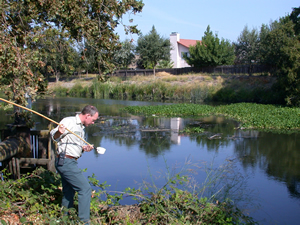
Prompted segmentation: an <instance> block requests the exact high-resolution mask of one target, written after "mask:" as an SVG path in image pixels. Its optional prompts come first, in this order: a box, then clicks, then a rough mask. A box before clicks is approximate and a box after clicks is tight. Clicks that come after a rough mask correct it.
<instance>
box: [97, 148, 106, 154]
mask: <svg viewBox="0 0 300 225" xmlns="http://www.w3.org/2000/svg"><path fill="white" fill-rule="evenodd" d="M105 151H106V149H105V148H102V147H97V152H98V154H104V153H105Z"/></svg>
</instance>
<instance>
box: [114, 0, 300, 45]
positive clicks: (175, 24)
mask: <svg viewBox="0 0 300 225" xmlns="http://www.w3.org/2000/svg"><path fill="white" fill-rule="evenodd" d="M143 2H144V4H145V6H144V8H143V11H142V12H141V13H139V14H137V15H125V16H124V17H123V23H125V24H129V22H128V20H129V18H132V19H133V23H132V24H137V25H138V29H140V30H141V32H142V34H143V35H145V34H148V33H149V32H150V30H151V28H152V26H153V25H154V26H155V29H156V30H157V32H158V33H159V34H160V35H161V36H163V37H164V38H169V36H170V34H171V33H172V32H178V33H179V34H180V38H183V39H195V40H201V38H202V37H203V35H204V32H205V30H206V28H207V26H208V25H210V28H211V31H212V32H213V33H214V34H215V33H217V34H218V36H219V37H220V38H224V39H228V40H229V41H236V40H237V38H238V36H239V35H240V34H241V32H242V30H243V29H244V27H245V26H246V25H247V26H248V28H250V29H252V28H257V29H260V27H261V25H262V24H269V23H270V21H274V20H277V19H279V18H280V17H283V16H286V15H287V14H289V13H291V12H292V8H293V7H300V1H299V0H297V1H296V0H251V1H249V0H185V1H182V0H143ZM117 32H118V33H119V35H120V37H121V41H124V40H125V39H126V38H128V39H131V38H133V39H134V41H135V42H134V43H136V41H137V39H138V36H137V35H129V36H126V35H125V34H124V32H122V31H121V29H117Z"/></svg>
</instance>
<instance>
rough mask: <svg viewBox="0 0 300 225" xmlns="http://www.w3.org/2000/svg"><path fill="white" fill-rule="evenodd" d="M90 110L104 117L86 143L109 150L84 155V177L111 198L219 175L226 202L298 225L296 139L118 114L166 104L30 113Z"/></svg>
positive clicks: (64, 104)
mask: <svg viewBox="0 0 300 225" xmlns="http://www.w3.org/2000/svg"><path fill="white" fill-rule="evenodd" d="M87 104H92V105H95V106H96V107H97V108H98V110H99V112H100V120H99V121H97V122H96V123H95V125H93V126H91V127H88V128H87V141H88V142H89V143H91V144H94V145H95V146H96V147H97V146H101V147H104V148H106V149H107V150H106V153H105V154H104V155H98V154H97V153H96V152H90V153H85V154H83V156H82V157H81V158H80V159H79V160H78V164H79V167H80V168H82V169H85V168H87V172H86V173H85V175H86V176H91V175H92V174H95V176H96V178H97V179H98V180H99V181H100V183H102V182H104V181H107V184H109V185H111V186H110V188H109V190H111V191H124V189H125V188H126V187H135V188H137V187H139V186H140V185H141V183H142V182H143V181H147V182H150V183H152V182H154V183H155V185H157V187H161V186H162V185H164V184H165V178H166V177H167V176H168V175H169V174H172V173H176V172H179V171H183V172H185V171H187V170H188V171H190V172H191V173H192V174H191V176H192V177H193V178H194V182H195V183H196V184H197V185H196V186H199V187H200V186H201V184H203V183H204V182H205V180H206V179H207V174H214V175H215V176H220V177H223V178H222V179H223V182H225V183H227V184H232V186H233V188H232V190H231V191H230V192H231V193H230V196H229V197H231V198H232V199H233V200H234V201H236V203H237V204H239V205H240V206H241V207H242V209H243V210H244V212H245V213H247V214H248V215H249V216H252V217H253V218H254V219H255V220H256V221H258V222H259V224H289V225H290V224H299V221H300V199H299V198H300V151H299V146H300V139H299V137H300V135H299V134H278V133H277V134H276V133H269V132H259V131H255V130H252V131H245V130H237V129H234V128H235V127H236V126H237V123H236V122H235V121H231V120H228V119H225V118H222V117H217V118H215V117H208V118H202V119H201V118H184V119H183V118H159V117H156V116H155V115H153V116H152V117H148V118H146V117H139V116H132V115H127V114H126V113H124V112H120V109H121V108H123V107H126V106H129V105H155V104H163V103H155V102H141V101H117V100H96V99H81V98H55V99H42V100H38V101H37V102H36V103H34V104H33V109H34V110H36V111H38V112H39V113H41V114H43V115H45V116H48V117H50V118H51V119H53V120H55V121H57V122H59V121H60V120H61V119H62V118H63V117H65V116H71V115H74V114H75V112H79V111H80V110H81V109H82V108H83V107H84V106H85V105H87ZM6 118H7V117H6ZM34 120H35V121H36V129H47V126H48V124H49V123H48V121H47V120H45V119H43V118H41V117H38V116H35V115H34ZM0 122H1V124H2V123H3V122H4V121H3V118H1V119H0ZM189 124H199V125H201V126H202V127H205V134H204V135H201V136H197V137H193V136H184V135H181V134H180V133H179V130H182V129H184V127H186V126H187V125H189ZM158 128H159V129H158ZM220 168H221V169H220ZM212 171H214V172H212ZM218 171H227V172H228V174H226V175H224V174H221V175H220V174H219V173H218ZM224 177H225V179H224ZM212 179H213V178H212ZM222 185H223V183H222V184H216V185H215V188H216V189H217V188H220V187H222ZM214 191H215V190H214ZM121 203H122V204H131V203H133V202H132V200H131V199H130V198H125V199H124V200H122V202H121Z"/></svg>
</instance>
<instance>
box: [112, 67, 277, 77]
mask: <svg viewBox="0 0 300 225" xmlns="http://www.w3.org/2000/svg"><path fill="white" fill-rule="evenodd" d="M272 71H273V68H272V67H269V66H265V65H231V66H217V67H203V68H195V67H184V68H170V69H156V70H155V72H156V73H159V72H167V73H170V74H173V75H181V74H188V73H209V74H212V75H217V74H228V75H253V74H255V75H263V74H266V73H270V72H272ZM136 75H140V76H149V75H153V70H152V69H147V70H146V69H137V70H117V71H115V72H114V73H113V74H112V76H120V77H127V76H136Z"/></svg>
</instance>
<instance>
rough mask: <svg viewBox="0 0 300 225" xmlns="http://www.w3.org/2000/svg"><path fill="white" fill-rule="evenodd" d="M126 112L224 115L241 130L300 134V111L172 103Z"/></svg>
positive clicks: (236, 104)
mask: <svg viewBox="0 0 300 225" xmlns="http://www.w3.org/2000/svg"><path fill="white" fill-rule="evenodd" d="M123 110H125V111H127V112H129V113H132V114H143V115H147V116H151V115H154V114H155V115H157V116H164V117H200V116H208V115H223V116H226V117H228V118H232V119H235V120H237V121H239V122H241V124H240V127H239V128H240V129H268V130H292V131H299V128H300V117H299V116H300V108H296V107H295V108H291V107H283V106H276V105H264V104H256V103H235V104H229V105H220V106H210V105H197V104H172V105H157V106H128V107H125V108H124V109H123Z"/></svg>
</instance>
